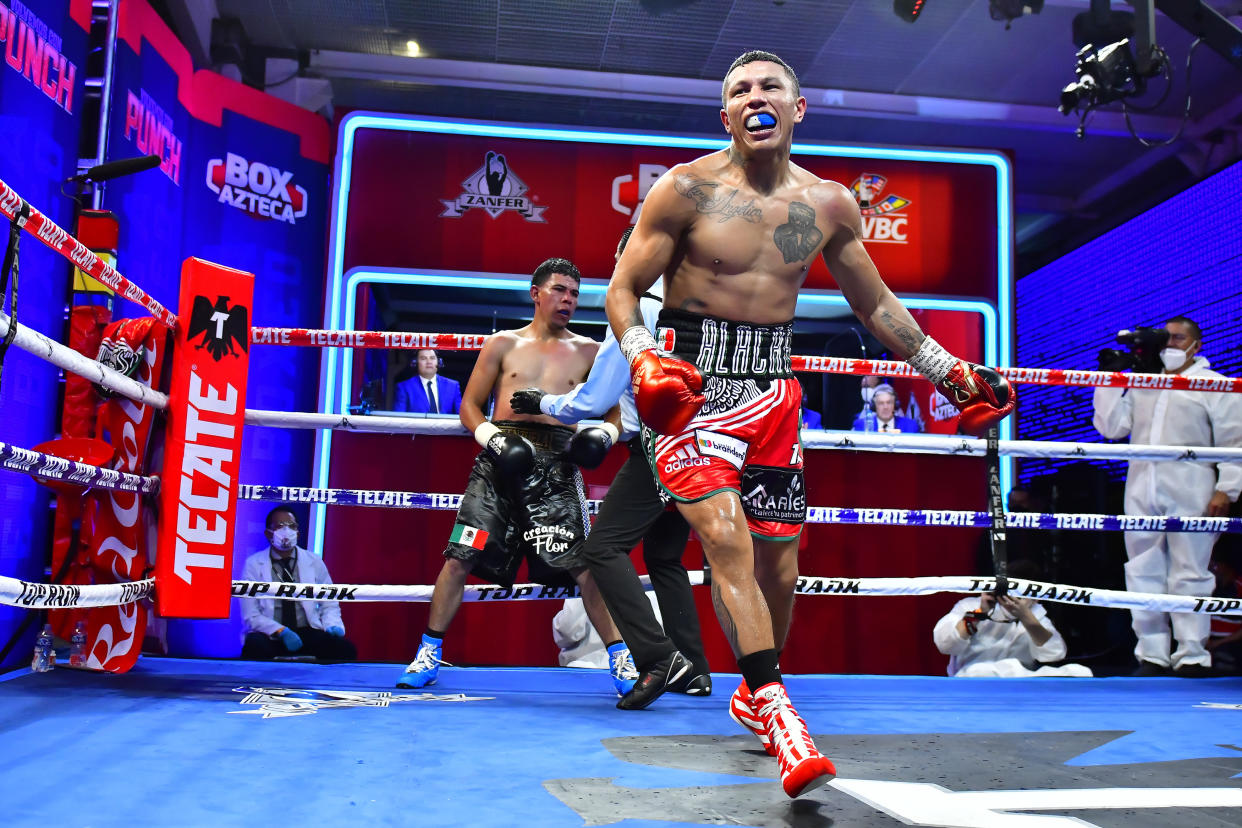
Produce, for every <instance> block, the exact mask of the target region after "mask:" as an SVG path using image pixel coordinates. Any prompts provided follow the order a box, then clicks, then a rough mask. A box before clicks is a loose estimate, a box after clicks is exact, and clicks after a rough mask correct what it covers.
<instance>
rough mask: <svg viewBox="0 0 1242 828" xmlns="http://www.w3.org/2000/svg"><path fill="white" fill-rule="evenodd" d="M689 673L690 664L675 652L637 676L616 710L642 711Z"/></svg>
mask: <svg viewBox="0 0 1242 828" xmlns="http://www.w3.org/2000/svg"><path fill="white" fill-rule="evenodd" d="M689 672H690V662H689V661H687V660H686V657H685V656H683V655H682V654H681V653H679V652H677V651H676V650H674V651H673V654H672V655H670V656H666V657H665V658H663V659H661V660H660V661H658V662H656V665H655V666H654V667H652V668H650V669H648V670H642V671H640V672H639V674H638V681H636V682H634V689H633V690H631V691H630V692H628V693H626V694H625V695H624V696H622V697H621V700H620V701H618V702H617V709H618V710H642V709H643V708H644V707H646V706H647V705H649V704H651V703H652V702H653V701H655V700H656V699H658V698H660V696H662V695H664V693H665V692H666V691H667V690H668V689H669V687H670V685H673V684H675V683H676V682H677V680H678V679H680V678H682V677H683V676H685V675H686V674H687V673H689Z"/></svg>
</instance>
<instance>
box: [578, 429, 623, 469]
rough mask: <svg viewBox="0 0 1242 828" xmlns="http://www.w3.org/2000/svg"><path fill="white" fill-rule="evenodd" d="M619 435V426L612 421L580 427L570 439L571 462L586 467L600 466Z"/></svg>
mask: <svg viewBox="0 0 1242 828" xmlns="http://www.w3.org/2000/svg"><path fill="white" fill-rule="evenodd" d="M619 436H620V433H619V432H618V431H617V427H616V426H614V425H613V424H612V423H604V424H603V425H600V426H586V427H584V428H580V429H578V431H577V432H575V434H574V436H573V439H572V440H570V441H569V451H568V452H567V456H568V457H569V462H571V463H573V464H574V465H575V466H581V467H582V468H584V469H594V468H598V467H599V464H600V463H603V462H604V458H605V457H607V456H608V449H610V448H612V447H613V444H614V443H616V442H617V437H619Z"/></svg>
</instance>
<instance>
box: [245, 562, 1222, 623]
mask: <svg viewBox="0 0 1242 828" xmlns="http://www.w3.org/2000/svg"><path fill="white" fill-rule="evenodd" d="M687 574H688V575H689V576H690V583H691V584H693V585H695V586H701V585H702V584H703V583H704V578H703V573H702V572H689V573H687ZM641 580H642V581H643V586H644V587H645V588H647V589H650V588H651V582H650V579H649V578H647V577H646V576H643V578H642V579H641ZM1007 580H1008V582H1009V592H1010V594H1012V595H1018V596H1021V597H1029V598H1035V599H1037V600H1040V601H1056V602H1058V603H1064V604H1079V605H1083V606H1091V607H1117V608H1122V609H1138V610H1147V611H1151V612H1194V613H1200V614H1209V615H1210V614H1216V613H1231V612H1237V611H1238V610H1239V609H1242V598H1211V597H1208V598H1201V597H1198V596H1191V595H1159V594H1153V593H1147V592H1125V591H1122V590H1113V589H1095V588H1093V587H1076V586H1065V585H1063V584H1048V583H1044V582H1042V581H1025V580H1017V579H1012V578H1011V579H1007ZM995 586H996V583H995V581H994V580H993V579H992V578H990V577H970V576H944V577H940V576H936V577H924V578H818V577H810V576H803V577H800V578H798V583H797V588H796V592H797V594H799V595H906V596H908V595H933V594H935V593H939V592H965V593H981V592H988V591H990V590H992V589H994V588H995ZM434 589H435V587H434V586H431V585H419V586H411V585H402V584H378V585H377V584H287V583H283V582H263V581H234V582H233V596H234V597H241V596H248V597H252V598H254V597H260V598H279V599H289V600H294V601H346V602H350V603H354V602H372V601H403V602H418V603H425V602H428V601H430V600H431V593H432V591H433V590H434ZM577 597H580V593H579V591H578V587H577V586H572V587H551V586H544V585H542V584H514V585H513V586H511V587H501V586H483V585H478V584H467V585H466V588H465V595H464V597H463V599H462V600H463V601H471V602H483V601H549V600H559V599H563V598H577Z"/></svg>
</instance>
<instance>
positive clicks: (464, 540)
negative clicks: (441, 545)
mask: <svg viewBox="0 0 1242 828" xmlns="http://www.w3.org/2000/svg"><path fill="white" fill-rule="evenodd" d="M449 540H450V541H452V542H453V543H460V544H461V545H462V546H469V547H472V548H474V549H482V548H483V544H485V543H487V533H486V532H484V531H483V530H482V529H475V528H474V527H473V526H466V525H464V524H461V523H458V524H457V525H455V526H454V527H453V534H452V536H450V537H449Z"/></svg>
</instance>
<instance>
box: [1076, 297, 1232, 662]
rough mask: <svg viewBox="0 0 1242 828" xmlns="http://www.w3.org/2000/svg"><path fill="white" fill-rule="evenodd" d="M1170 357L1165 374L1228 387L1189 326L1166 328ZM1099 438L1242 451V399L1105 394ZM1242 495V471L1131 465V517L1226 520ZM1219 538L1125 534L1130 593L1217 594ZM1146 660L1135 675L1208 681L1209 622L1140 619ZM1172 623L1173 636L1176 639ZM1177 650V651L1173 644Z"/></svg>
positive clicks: (1165, 357)
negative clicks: (1212, 566) (1213, 566)
mask: <svg viewBox="0 0 1242 828" xmlns="http://www.w3.org/2000/svg"><path fill="white" fill-rule="evenodd" d="M1165 329H1166V330H1167V331H1168V332H1169V342H1168V347H1166V348H1165V349H1164V350H1162V351H1161V352H1160V360H1161V362H1162V363H1163V364H1164V372H1165V373H1166V374H1180V375H1182V376H1187V377H1201V378H1220V377H1221V376H1222V375H1221V374H1218V373H1217V372H1215V371H1210V370H1208V365H1209V363H1208V361H1207V360H1206V359H1204V358H1203V357H1201V356H1196V354H1197V353H1198V352H1199V350H1200V348H1201V347H1202V344H1203V343H1202V339H1203V337H1202V333H1201V332H1200V330H1199V326H1198V325H1197V324H1195V323H1194V322H1193V321H1192V320H1190V319H1187V318H1186V317H1184V316H1177V317H1174V318H1173V319H1171V320H1169V322H1168V323H1167V324H1166V325H1165ZM1093 404H1094V406H1095V417H1094V419H1093V423H1094V425H1095V428H1096V430H1098V431H1099V432H1100V433H1101V434H1103V435H1104V436H1105V437H1107V438H1108V439H1110V440H1117V439H1120V438H1122V437H1125V436H1126V435H1127V434H1128V435H1130V440H1131V442H1133V443H1141V444H1150V445H1170V446H1231V447H1239V446H1242V396H1240V395H1238V394H1228V393H1219V392H1209V391H1167V390H1165V391H1157V390H1146V389H1120V388H1097V389H1095V395H1094V399H1093ZM1240 491H1242V463H1218V464H1216V465H1215V466H1213V465H1212V464H1207V463H1192V462H1186V461H1169V462H1162V463H1155V462H1150V461H1147V460H1134V461H1131V462H1130V470H1129V473H1128V474H1127V475H1126V495H1125V511H1126V514H1127V515H1190V516H1199V515H1207V516H1209V517H1223V516H1225V515H1226V514H1228V512H1229V504H1230V503H1231V502H1233V501H1236V500H1237V499H1238V494H1239V492H1240ZM1216 538H1217V536H1216V535H1214V534H1207V533H1198V532H1169V533H1164V532H1126V533H1125V539H1126V557H1127V558H1128V561H1127V563H1126V567H1125V571H1126V588H1127V589H1129V590H1130V591H1132V592H1151V593H1167V594H1170V595H1202V596H1207V595H1211V594H1212V588H1213V586H1214V585H1215V579H1214V578H1213V576H1212V573H1211V572H1209V571H1208V561H1209V560H1210V558H1211V555H1212V545H1213V544H1214V543H1215V542H1216ZM1131 616H1132V619H1133V626H1134V633H1135V635H1136V636H1138V645H1137V646H1136V647H1135V650H1134V654H1135V656H1136V657H1137V658H1138V660H1139V669H1138V671H1137V672H1136V673H1135V675H1148V676H1156V675H1167V674H1168V673H1169V672H1170V670H1171V671H1172V672H1173V673H1174V674H1175V675H1178V676H1183V677H1190V678H1193V677H1200V676H1207V675H1209V674H1210V673H1211V664H1212V657H1211V655H1210V654H1209V653H1208V651H1207V648H1206V647H1205V643H1206V641H1207V638H1208V632H1209V629H1210V625H1211V619H1210V618H1209V617H1208V616H1207V615H1199V614H1195V613H1173V614H1172V615H1169V614H1167V613H1162V612H1147V611H1141V610H1132V611H1131ZM1170 620H1171V622H1172V632H1171V634H1170ZM1174 640H1176V643H1177V646H1176V648H1174V646H1173V642H1174Z"/></svg>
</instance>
